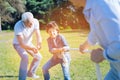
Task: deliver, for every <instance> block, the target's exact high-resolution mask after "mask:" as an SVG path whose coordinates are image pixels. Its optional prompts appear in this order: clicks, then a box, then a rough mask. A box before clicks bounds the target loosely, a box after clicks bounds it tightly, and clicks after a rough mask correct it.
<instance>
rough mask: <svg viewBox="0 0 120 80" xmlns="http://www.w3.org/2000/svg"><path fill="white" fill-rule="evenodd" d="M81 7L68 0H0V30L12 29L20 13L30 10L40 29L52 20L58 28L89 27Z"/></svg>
mask: <svg viewBox="0 0 120 80" xmlns="http://www.w3.org/2000/svg"><path fill="white" fill-rule="evenodd" d="M82 10H83V8H82V7H80V8H79V9H75V7H74V6H73V5H72V4H71V3H70V2H69V1H68V0H0V31H2V30H13V29H14V24H15V23H16V22H17V21H18V20H20V18H21V14H22V13H23V12H26V11H30V12H32V13H33V14H34V16H35V18H37V19H38V20H39V22H40V29H45V25H46V24H47V23H48V22H49V21H51V20H54V21H56V22H57V24H58V25H59V27H60V29H61V30H62V29H83V28H84V29H89V25H88V23H87V22H86V21H85V19H84V16H83V13H82Z"/></svg>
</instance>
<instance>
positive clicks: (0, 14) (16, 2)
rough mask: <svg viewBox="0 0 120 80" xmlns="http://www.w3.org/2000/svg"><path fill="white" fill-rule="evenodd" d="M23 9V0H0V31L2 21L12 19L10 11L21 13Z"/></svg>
mask: <svg viewBox="0 0 120 80" xmlns="http://www.w3.org/2000/svg"><path fill="white" fill-rule="evenodd" d="M24 11H25V6H24V3H23V0H22V1H21V0H0V31H1V24H2V22H3V21H5V22H9V21H14V18H12V15H11V14H12V13H14V12H18V13H22V12H24Z"/></svg>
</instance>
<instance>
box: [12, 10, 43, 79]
mask: <svg viewBox="0 0 120 80" xmlns="http://www.w3.org/2000/svg"><path fill="white" fill-rule="evenodd" d="M21 18H22V19H21V20H19V21H18V22H17V23H16V24H15V27H14V40H13V46H14V48H15V50H16V51H17V53H18V54H19V56H20V58H21V62H20V68H19V80H26V77H27V76H28V77H32V78H39V76H37V75H36V74H35V72H36V70H37V68H38V66H39V63H40V60H41V59H42V56H41V54H40V53H39V52H38V50H39V49H41V42H42V39H41V35H40V30H39V21H38V20H37V19H35V18H34V16H33V14H32V13H31V12H25V13H23V14H22V17H21ZM33 33H35V34H36V40H37V41H36V42H37V44H36V46H34V45H33V44H32V35H33ZM28 53H29V54H30V55H31V56H32V57H33V60H32V63H31V65H30V68H29V70H28V71H27V67H28Z"/></svg>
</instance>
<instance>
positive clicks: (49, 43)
mask: <svg viewBox="0 0 120 80" xmlns="http://www.w3.org/2000/svg"><path fill="white" fill-rule="evenodd" d="M47 43H48V48H49V52H50V53H52V48H53V46H52V44H53V43H51V40H50V38H48V39H47Z"/></svg>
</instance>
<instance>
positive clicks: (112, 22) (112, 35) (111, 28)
mask: <svg viewBox="0 0 120 80" xmlns="http://www.w3.org/2000/svg"><path fill="white" fill-rule="evenodd" d="M118 21H119V20H117V18H114V17H113V19H110V17H109V18H107V20H102V22H101V23H100V26H101V27H102V30H103V32H104V36H105V37H106V39H107V42H108V45H107V46H106V48H105V49H104V53H103V54H104V57H105V58H106V59H107V60H108V61H110V62H118V61H120V22H118Z"/></svg>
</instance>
